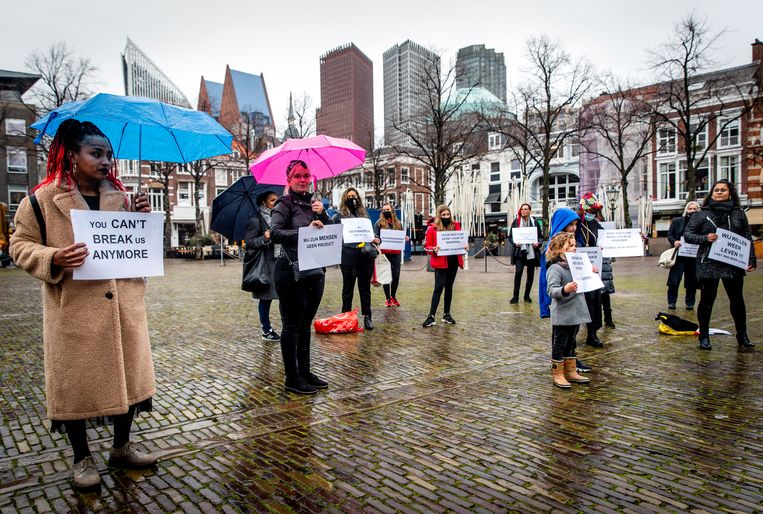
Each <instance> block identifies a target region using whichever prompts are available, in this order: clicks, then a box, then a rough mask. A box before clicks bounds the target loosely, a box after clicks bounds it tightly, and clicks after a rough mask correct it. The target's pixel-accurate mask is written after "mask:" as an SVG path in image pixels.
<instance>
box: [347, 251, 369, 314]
mask: <svg viewBox="0 0 763 514" xmlns="http://www.w3.org/2000/svg"><path fill="white" fill-rule="evenodd" d="M340 267H341V268H342V312H348V311H351V310H352V296H353V294H354V292H355V282H356V281H357V283H358V294H359V295H360V311H361V313H362V314H363V315H364V316H370V315H371V277H372V276H373V274H374V261H373V260H371V259H367V258H366V257H363V254H362V253H361V252H360V249H358V248H345V247H342V265H341V266H340Z"/></svg>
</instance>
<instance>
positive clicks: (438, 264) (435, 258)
mask: <svg viewBox="0 0 763 514" xmlns="http://www.w3.org/2000/svg"><path fill="white" fill-rule="evenodd" d="M453 230H461V224H460V223H459V222H457V221H453ZM435 246H437V228H436V227H435V226H434V225H429V227H428V228H427V235H426V244H425V246H424V249H425V250H426V251H427V253H428V254H429V265H430V266H432V267H433V268H435V269H444V268H447V267H448V256H447V255H436V254H435V253H434V250H432V249H433V248H434V247H435ZM458 265H459V266H460V267H461V268H463V267H464V256H463V255H459V256H458Z"/></svg>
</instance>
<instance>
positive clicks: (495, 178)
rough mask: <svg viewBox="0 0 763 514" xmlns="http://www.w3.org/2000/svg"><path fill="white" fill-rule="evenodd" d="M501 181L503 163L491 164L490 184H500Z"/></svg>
mask: <svg viewBox="0 0 763 514" xmlns="http://www.w3.org/2000/svg"><path fill="white" fill-rule="evenodd" d="M500 180H501V163H500V162H491V163H490V182H500Z"/></svg>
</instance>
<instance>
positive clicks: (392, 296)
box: [374, 203, 408, 307]
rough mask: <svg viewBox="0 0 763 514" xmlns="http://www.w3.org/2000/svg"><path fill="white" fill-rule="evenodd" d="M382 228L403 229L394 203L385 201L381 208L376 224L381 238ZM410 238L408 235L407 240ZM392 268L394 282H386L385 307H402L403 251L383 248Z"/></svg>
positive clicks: (375, 229)
mask: <svg viewBox="0 0 763 514" xmlns="http://www.w3.org/2000/svg"><path fill="white" fill-rule="evenodd" d="M382 229H387V230H403V224H402V223H400V220H399V219H397V215H396V214H395V209H393V208H392V205H390V204H388V203H385V204H384V205H382V208H381V216H379V221H377V222H376V223H375V224H374V234H376V238H377V239H379V240H381V231H382ZM407 239H408V238H407V237H406V240H407ZM381 252H382V253H383V254H384V255H385V257H387V260H388V261H389V265H390V267H391V268H392V283H391V284H384V285H383V286H382V287H383V288H384V296H386V297H387V301H386V302H385V303H384V306H385V307H400V302H398V301H397V286H398V285H399V284H400V263H401V260H402V252H401V251H400V250H382V251H381Z"/></svg>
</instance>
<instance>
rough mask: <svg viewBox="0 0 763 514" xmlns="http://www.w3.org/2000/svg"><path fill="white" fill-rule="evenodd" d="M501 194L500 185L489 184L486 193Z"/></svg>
mask: <svg viewBox="0 0 763 514" xmlns="http://www.w3.org/2000/svg"><path fill="white" fill-rule="evenodd" d="M500 192H501V184H490V185H488V186H487V193H488V194H492V193H500Z"/></svg>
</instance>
